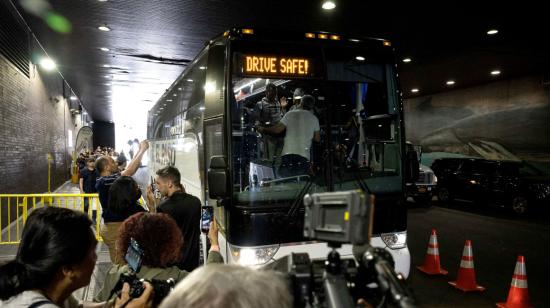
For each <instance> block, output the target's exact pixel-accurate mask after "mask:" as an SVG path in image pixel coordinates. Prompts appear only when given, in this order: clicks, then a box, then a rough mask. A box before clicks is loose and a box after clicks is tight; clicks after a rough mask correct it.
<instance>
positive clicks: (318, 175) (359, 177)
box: [148, 28, 410, 275]
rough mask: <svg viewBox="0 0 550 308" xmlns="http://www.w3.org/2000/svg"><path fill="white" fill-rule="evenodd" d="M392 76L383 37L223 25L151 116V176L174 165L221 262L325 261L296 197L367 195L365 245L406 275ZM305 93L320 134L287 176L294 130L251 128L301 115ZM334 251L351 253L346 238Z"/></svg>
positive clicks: (399, 133) (401, 164)
mask: <svg viewBox="0 0 550 308" xmlns="http://www.w3.org/2000/svg"><path fill="white" fill-rule="evenodd" d="M396 77H397V73H396V65H395V59H394V51H393V48H392V47H391V43H390V42H389V41H386V40H382V39H371V38H368V39H365V38H355V37H345V36H341V35H338V34H332V33H319V32H310V33H304V32H286V31H277V30H267V29H245V28H235V29H232V30H229V31H226V32H225V33H223V34H222V35H220V36H218V37H216V38H214V39H212V40H211V41H209V42H208V43H207V44H206V46H205V47H204V49H203V50H202V51H201V52H200V53H199V54H198V56H197V57H196V58H195V59H194V61H192V62H191V63H190V64H189V66H188V67H187V68H186V70H185V71H184V72H183V73H182V74H181V76H180V77H178V79H177V80H176V81H175V82H174V83H173V84H172V85H171V87H170V88H169V89H168V90H167V91H166V93H165V94H164V95H163V96H162V97H161V98H160V100H159V101H158V102H157V103H156V104H155V106H154V107H153V108H152V109H151V110H150V111H149V115H148V138H149V140H150V141H151V151H150V155H151V157H150V159H149V162H150V163H149V167H150V172H151V174H152V175H153V174H154V172H155V171H156V170H158V169H159V168H162V167H164V166H166V165H173V166H175V167H177V168H178V169H179V170H180V172H181V174H182V182H183V184H184V186H185V189H186V191H187V192H188V193H191V194H193V195H195V196H197V197H199V198H200V199H201V201H202V202H203V204H204V205H209V206H213V207H214V213H215V217H216V219H217V222H218V224H219V230H220V245H221V251H222V254H223V256H224V258H225V260H227V261H228V262H230V263H239V264H243V265H251V266H255V265H261V264H265V263H268V262H270V261H272V260H274V259H278V258H280V257H282V256H284V255H287V254H290V253H291V252H308V253H309V254H310V257H312V258H324V257H325V256H326V254H327V252H328V251H329V249H328V248H327V246H326V244H325V243H320V242H315V241H310V240H308V239H305V238H304V237H303V235H302V227H303V215H304V209H303V205H302V199H303V197H304V195H305V194H307V193H315V192H327V191H341V190H350V189H363V190H366V191H367V192H370V193H372V194H374V195H375V197H376V206H375V210H374V212H375V215H374V227H373V238H372V241H371V243H372V244H373V245H375V246H380V247H386V248H387V249H388V250H389V251H390V252H391V253H392V255H393V257H394V259H395V261H396V270H397V271H398V272H401V273H404V274H405V275H408V272H409V268H410V254H409V251H408V248H407V228H406V222H407V208H406V206H405V204H404V183H405V181H404V174H405V158H406V156H407V155H406V153H405V134H404V123H403V104H402V100H401V97H400V94H399V93H400V92H399V90H398V86H397V78H396ZM268 84H272V85H274V86H275V87H276V96H275V99H272V102H270V103H271V104H272V106H271V107H269V108H270V111H269V112H271V116H273V117H274V118H273V122H272V123H269V121H264V122H262V121H261V116H258V110H259V112H260V113H261V112H263V111H264V110H263V109H262V106H267V105H265V104H263V103H262V102H261V101H262V99H264V97H266V86H267V85H268ZM269 87H272V86H271V85H270V86H269ZM305 95H309V96H311V97H313V99H314V104H313V105H312V106H310V107H311V108H309V110H307V111H308V112H310V113H312V114H313V116H314V117H315V118H316V119H317V121H318V128H319V134H320V141H319V142H316V141H314V140H311V141H309V140H307V141H306V143H304V145H303V151H302V153H305V154H302V157H303V156H307V157H303V158H301V159H302V160H303V163H305V164H306V168H303V167H304V165H303V164H301V165H300V168H295V169H294V170H293V173H291V174H290V175H289V174H288V173H283V172H281V167H282V164H283V163H282V158H283V157H284V155H285V154H287V153H285V151H286V150H285V143H286V145H287V146H288V145H289V144H290V143H291V142H294V141H292V140H290V139H291V135H290V134H289V132H285V131H283V132H282V133H279V134H266V133H264V134H261V133H260V132H259V131H260V129H259V127H260V126H270V125H275V124H276V121H279V120H280V119H281V118H284V117H285V116H286V115H287V114H289V113H292V112H296V110H297V109H298V110H299V109H302V110H303V108H301V107H300V104H299V102H300V100H301V98H302V97H303V96H305ZM310 101H311V100H310ZM285 103H286V104H285ZM310 118H311V117H310ZM285 133H286V135H285ZM270 143H271V144H270ZM302 143H303V140H302ZM270 147H272V148H271V150H270V149H269V148H270ZM287 150H288V149H287ZM286 167H288V166H286ZM290 169H291V170H292V168H290ZM341 255H343V256H346V255H348V256H350V255H351V248H350V247H348V246H346V245H344V247H342V249H341Z"/></svg>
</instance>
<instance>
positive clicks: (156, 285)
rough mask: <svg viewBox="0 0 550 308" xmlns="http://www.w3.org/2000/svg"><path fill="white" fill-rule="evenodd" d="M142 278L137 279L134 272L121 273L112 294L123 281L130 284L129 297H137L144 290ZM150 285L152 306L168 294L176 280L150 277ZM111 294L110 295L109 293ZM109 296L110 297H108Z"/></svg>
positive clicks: (119, 288)
mask: <svg viewBox="0 0 550 308" xmlns="http://www.w3.org/2000/svg"><path fill="white" fill-rule="evenodd" d="M144 281H145V280H144V279H139V278H138V277H137V276H136V274H135V273H122V274H121V275H120V278H119V279H118V281H117V283H116V285H115V287H114V288H113V292H112V293H113V294H114V292H118V291H120V290H122V286H123V285H124V283H125V282H127V283H128V284H129V285H130V292H129V294H130V297H131V298H138V297H140V296H141V295H142V294H143V291H144V290H145V287H144V286H143V282H144ZM147 281H148V282H149V283H151V285H152V286H153V294H154V298H153V306H154V307H156V306H158V305H159V304H160V302H161V301H162V300H163V299H164V298H165V297H166V296H168V294H169V293H170V291H172V289H174V286H175V285H176V281H175V280H174V279H172V278H170V279H167V280H161V279H151V280H147ZM111 296H112V295H111ZM109 298H110V297H109Z"/></svg>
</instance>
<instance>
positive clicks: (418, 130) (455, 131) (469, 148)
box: [405, 77, 550, 163]
mask: <svg viewBox="0 0 550 308" xmlns="http://www.w3.org/2000/svg"><path fill="white" fill-rule="evenodd" d="M405 115H406V120H407V121H406V125H407V126H406V133H407V138H408V140H409V141H411V142H413V143H415V144H420V145H422V148H423V151H424V152H425V153H430V152H431V153H436V152H437V153H439V152H442V153H441V154H442V156H445V155H444V154H445V153H452V154H460V155H467V156H475V157H484V158H487V159H508V160H526V161H534V162H547V163H550V88H545V87H544V86H543V85H542V84H541V82H540V79H538V78H534V77H532V78H522V79H517V80H513V81H502V82H495V83H492V84H490V85H485V86H480V87H475V88H469V89H464V90H457V91H452V92H448V93H444V94H437V95H433V96H426V97H420V98H415V99H410V100H407V101H406V102H405Z"/></svg>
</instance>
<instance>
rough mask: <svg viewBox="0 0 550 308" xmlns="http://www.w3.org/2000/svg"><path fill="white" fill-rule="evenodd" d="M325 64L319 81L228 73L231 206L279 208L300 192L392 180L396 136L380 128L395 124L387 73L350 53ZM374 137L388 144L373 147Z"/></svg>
mask: <svg viewBox="0 0 550 308" xmlns="http://www.w3.org/2000/svg"><path fill="white" fill-rule="evenodd" d="M326 59H327V62H326V65H325V66H324V67H323V69H324V70H326V76H327V77H326V79H325V78H299V79H281V78H271V79H266V78H257V77H250V76H243V75H242V74H240V73H239V72H234V74H233V76H232V87H233V93H234V95H235V97H234V98H235V100H234V101H233V103H232V108H231V122H232V157H233V159H232V163H233V171H234V173H233V174H234V181H233V183H234V191H233V192H234V196H235V198H234V200H236V202H237V203H240V204H243V205H250V206H260V205H263V206H286V205H288V204H289V203H291V202H292V201H293V200H295V199H296V198H299V197H300V196H301V195H303V194H304V193H305V192H304V191H305V190H307V192H310V193H312V192H324V191H331V190H349V189H356V188H358V187H360V186H359V181H358V179H364V180H366V181H367V182H369V179H379V180H380V179H384V178H389V177H392V176H393V177H397V176H399V175H400V168H401V167H400V154H399V142H397V140H399V138H398V134H399V129H398V128H397V127H396V126H395V125H393V124H392V125H387V123H396V120H397V117H398V115H397V110H398V108H397V107H396V103H395V100H394V99H390V98H389V95H388V94H389V93H392V94H393V93H395V91H391V89H392V88H393V86H394V83H393V77H392V76H393V75H392V74H391V72H392V69H393V68H392V66H391V65H389V64H380V63H369V62H368V61H364V62H359V61H357V60H355V53H354V54H353V58H351V54H350V53H347V52H341V51H340V50H338V51H333V50H326ZM350 59H353V60H350ZM317 77H318V76H317ZM392 120H393V121H394V122H391V121H392ZM376 136H378V138H377V137H376ZM381 136H384V138H386V139H390V140H384V142H381V140H380V138H382V137H381ZM388 136H389V137H388ZM375 139H376V140H375ZM382 139H383V138H382ZM369 183H370V184H371V186H375V187H377V189H378V190H379V192H384V190H387V191H392V190H393V191H398V190H399V189H400V185H401V181H400V180H392V181H388V182H387V183H383V182H382V181H375V182H372V183H371V182H369Z"/></svg>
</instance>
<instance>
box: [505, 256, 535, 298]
mask: <svg viewBox="0 0 550 308" xmlns="http://www.w3.org/2000/svg"><path fill="white" fill-rule="evenodd" d="M497 307H500V308H529V307H533V305H531V301H530V300H529V292H528V290H527V271H526V270H525V258H524V257H523V256H518V261H517V262H516V269H515V270H514V276H512V284H511V285H510V292H509V293H508V299H507V300H506V303H497Z"/></svg>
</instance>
